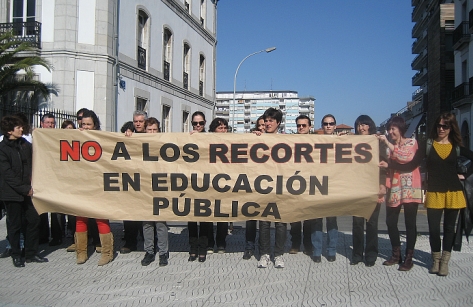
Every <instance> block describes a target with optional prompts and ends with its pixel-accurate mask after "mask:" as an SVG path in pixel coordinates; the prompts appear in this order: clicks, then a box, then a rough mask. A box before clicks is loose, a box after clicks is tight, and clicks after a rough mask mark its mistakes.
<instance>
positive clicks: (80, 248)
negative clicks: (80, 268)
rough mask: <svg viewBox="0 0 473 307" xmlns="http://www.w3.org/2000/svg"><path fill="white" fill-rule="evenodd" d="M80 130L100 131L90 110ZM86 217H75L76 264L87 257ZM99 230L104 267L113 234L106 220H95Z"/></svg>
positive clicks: (111, 255)
mask: <svg viewBox="0 0 473 307" xmlns="http://www.w3.org/2000/svg"><path fill="white" fill-rule="evenodd" d="M81 128H82V130H100V121H99V118H98V117H97V115H96V114H95V112H94V111H92V110H86V111H84V113H83V114H82V126H81ZM87 221H88V218H87V217H82V216H77V217H76V233H75V235H74V239H75V244H76V255H77V261H76V263H77V264H82V263H85V262H86V261H87V259H88V256H87ZM96 222H97V227H98V229H99V236H100V242H101V243H102V252H101V257H100V260H99V263H98V265H99V266H102V265H105V264H107V263H109V262H111V261H112V260H113V234H112V232H111V231H110V223H109V221H108V220H104V219H96Z"/></svg>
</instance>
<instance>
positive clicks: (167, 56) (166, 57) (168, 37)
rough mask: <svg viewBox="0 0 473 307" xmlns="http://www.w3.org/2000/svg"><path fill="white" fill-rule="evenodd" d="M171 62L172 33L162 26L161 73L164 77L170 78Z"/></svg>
mask: <svg viewBox="0 0 473 307" xmlns="http://www.w3.org/2000/svg"><path fill="white" fill-rule="evenodd" d="M171 63H172V33H171V31H170V30H169V29H168V28H164V34H163V75H164V79H165V80H167V81H169V80H171Z"/></svg>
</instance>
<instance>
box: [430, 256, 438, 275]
mask: <svg viewBox="0 0 473 307" xmlns="http://www.w3.org/2000/svg"><path fill="white" fill-rule="evenodd" d="M440 257H441V254H440V252H432V267H431V268H430V270H429V274H437V273H438V272H439V267H440Z"/></svg>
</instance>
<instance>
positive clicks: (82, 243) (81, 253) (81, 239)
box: [74, 231, 88, 264]
mask: <svg viewBox="0 0 473 307" xmlns="http://www.w3.org/2000/svg"><path fill="white" fill-rule="evenodd" d="M74 240H75V245H76V255H77V261H76V263H77V264H82V263H85V262H86V261H87V259H88V257H87V231H84V232H76V233H75V234H74Z"/></svg>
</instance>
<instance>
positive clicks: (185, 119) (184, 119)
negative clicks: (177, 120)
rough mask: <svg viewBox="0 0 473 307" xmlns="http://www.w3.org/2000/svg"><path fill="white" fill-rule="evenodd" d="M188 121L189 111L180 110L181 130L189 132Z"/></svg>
mask: <svg viewBox="0 0 473 307" xmlns="http://www.w3.org/2000/svg"><path fill="white" fill-rule="evenodd" d="M189 121H190V117H189V112H187V111H183V112H182V132H189V131H190V130H189V127H190V125H189Z"/></svg>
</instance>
